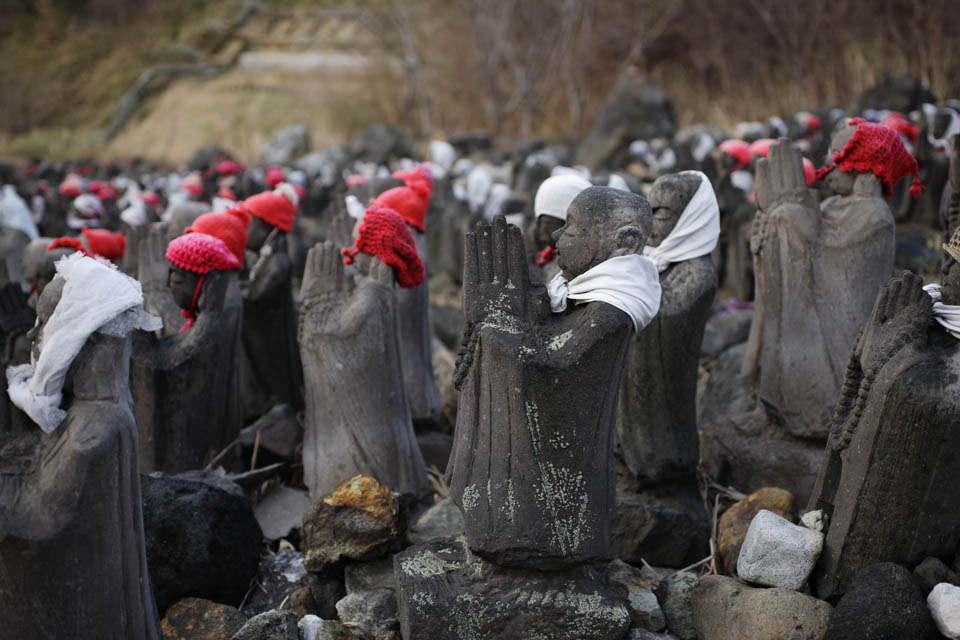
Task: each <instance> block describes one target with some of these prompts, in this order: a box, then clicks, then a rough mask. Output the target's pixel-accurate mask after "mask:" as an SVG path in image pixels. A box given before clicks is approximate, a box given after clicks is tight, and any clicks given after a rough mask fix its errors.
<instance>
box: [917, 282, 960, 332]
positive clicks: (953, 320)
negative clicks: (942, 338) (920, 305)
mask: <svg viewBox="0 0 960 640" xmlns="http://www.w3.org/2000/svg"><path fill="white" fill-rule="evenodd" d="M923 290H924V291H926V292H927V293H928V294H929V295H930V298H932V299H933V319H934V320H936V321H937V322H938V323H939V324H940V325H941V326H942V327H943V328H944V329H946V330H947V333H949V334H950V335H952V336H953V337H954V338H960V305H956V304H943V303H942V302H940V285H939V284H928V285H926V286H924V287H923Z"/></svg>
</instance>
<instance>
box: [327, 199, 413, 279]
mask: <svg viewBox="0 0 960 640" xmlns="http://www.w3.org/2000/svg"><path fill="white" fill-rule="evenodd" d="M401 188H402V187H401ZM353 247H354V248H353V249H343V255H344V256H345V258H344V259H343V263H344V264H352V263H353V258H354V256H356V255H357V254H358V253H360V252H361V251H362V252H363V253H370V254H373V255H375V256H377V257H378V258H380V259H381V260H383V261H384V262H385V263H387V264H388V265H390V266H391V267H393V268H394V269H396V272H397V284H399V285H400V286H401V287H403V288H405V289H412V288H413V287H417V286H419V285H420V283H422V282H423V278H424V276H425V275H426V274H425V272H424V268H423V262H422V261H421V260H420V254H418V253H417V243H416V242H414V240H413V234H411V233H410V229H408V228H407V225H406V223H405V222H404V220H403V218H401V217H400V214H398V213H397V212H396V211H394V210H392V209H389V208H387V207H383V206H379V205H376V204H371V205H370V208H369V209H367V212H366V214H365V215H364V216H363V222H361V223H360V228H359V229H358V230H357V239H356V241H354V243H353Z"/></svg>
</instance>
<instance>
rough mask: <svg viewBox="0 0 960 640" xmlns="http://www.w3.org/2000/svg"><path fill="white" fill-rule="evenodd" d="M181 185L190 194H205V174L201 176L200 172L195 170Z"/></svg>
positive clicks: (196, 196)
mask: <svg viewBox="0 0 960 640" xmlns="http://www.w3.org/2000/svg"><path fill="white" fill-rule="evenodd" d="M180 186H181V187H183V190H184V191H186V192H187V193H189V194H190V195H192V196H194V197H195V198H199V197H200V196H201V195H203V176H201V175H200V173H199V172H197V171H194V172H193V173H191V174H190V175H188V176H187V177H186V178H184V179H183V182H182V183H181V185H180Z"/></svg>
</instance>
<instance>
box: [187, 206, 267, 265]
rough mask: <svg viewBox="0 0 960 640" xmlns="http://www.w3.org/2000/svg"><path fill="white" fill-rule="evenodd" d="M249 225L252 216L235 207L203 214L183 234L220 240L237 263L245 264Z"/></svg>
mask: <svg viewBox="0 0 960 640" xmlns="http://www.w3.org/2000/svg"><path fill="white" fill-rule="evenodd" d="M248 224H250V216H249V215H248V214H247V212H246V211H244V210H243V209H241V208H240V207H233V208H230V209H227V210H226V211H218V212H216V213H205V214H203V215H202V216H200V217H199V218H197V219H196V220H194V221H193V224H191V225H190V226H189V227H187V228H186V229H185V230H184V232H183V233H184V235H188V234H191V233H205V234H207V235H210V236H213V237H215V238H219V239H220V240H222V241H223V242H224V244H226V245H227V248H229V249H230V251H231V252H232V253H233V255H234V256H235V257H236V258H237V261H238V262H239V263H240V264H243V257H244V253H245V252H246V249H247V225H248ZM184 268H186V267H184ZM238 268H239V267H238Z"/></svg>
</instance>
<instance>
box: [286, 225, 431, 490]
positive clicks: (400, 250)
mask: <svg viewBox="0 0 960 640" xmlns="http://www.w3.org/2000/svg"><path fill="white" fill-rule="evenodd" d="M355 246H356V249H351V250H349V251H345V253H347V259H348V260H350V261H351V262H352V264H353V265H354V267H355V268H352V269H351V270H350V271H351V272H352V273H348V272H347V271H346V270H345V269H344V264H343V262H344V260H343V259H342V256H341V254H340V252H339V251H337V250H336V249H335V247H334V245H333V244H332V243H324V244H318V245H316V246H315V247H314V248H313V249H311V250H310V253H309V254H308V257H307V268H306V271H305V273H304V277H303V285H302V287H301V291H300V298H301V303H300V326H299V343H300V357H301V360H302V361H303V371H304V379H305V391H306V407H307V409H306V433H305V435H304V442H303V467H304V482H305V484H306V485H307V487H308V488H309V489H310V494H311V495H313V496H314V497H319V496H323V495H326V494H327V493H329V492H330V491H332V490H333V489H334V488H336V487H337V486H338V485H339V484H340V483H341V482H343V481H344V480H346V479H347V478H351V477H353V476H355V475H357V474H366V475H370V476H373V477H374V478H376V479H377V481H378V482H380V483H381V484H384V485H386V486H388V487H390V488H391V489H392V490H394V491H398V492H401V493H412V494H414V495H417V496H422V495H424V494H425V493H426V491H427V472H426V467H425V466H424V462H423V457H422V455H421V453H420V450H419V448H418V447H417V442H416V439H415V437H414V433H413V424H412V421H411V418H410V409H409V407H408V406H407V400H406V394H405V393H404V391H403V384H402V375H403V374H402V373H401V364H400V351H399V347H398V345H397V329H396V327H397V319H396V313H397V308H396V304H397V303H396V298H395V296H394V292H393V286H394V282H395V281H396V282H397V283H399V284H400V285H401V286H406V287H411V286H417V285H419V284H420V282H422V278H423V268H422V263H420V260H419V257H418V256H417V252H416V246H415V244H414V241H413V238H412V237H411V236H410V232H409V231H408V230H407V227H406V224H405V223H404V222H403V219H402V218H400V216H399V215H398V214H397V213H396V212H394V211H391V210H389V209H384V208H380V207H372V208H370V209H368V210H367V214H366V216H365V217H364V222H363V224H361V225H360V228H359V230H358V235H357V239H356V241H355Z"/></svg>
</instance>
